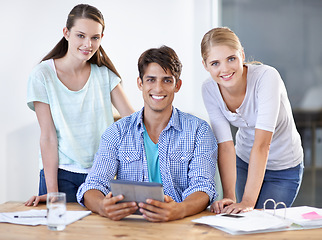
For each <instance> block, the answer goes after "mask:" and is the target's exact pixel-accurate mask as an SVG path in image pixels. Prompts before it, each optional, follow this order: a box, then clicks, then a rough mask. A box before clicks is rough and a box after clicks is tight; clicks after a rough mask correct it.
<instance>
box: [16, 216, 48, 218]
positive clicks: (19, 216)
mask: <svg viewBox="0 0 322 240" xmlns="http://www.w3.org/2000/svg"><path fill="white" fill-rule="evenodd" d="M14 218H47V216H14Z"/></svg>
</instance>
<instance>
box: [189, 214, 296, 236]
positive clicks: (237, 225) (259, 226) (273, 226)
mask: <svg viewBox="0 0 322 240" xmlns="http://www.w3.org/2000/svg"><path fill="white" fill-rule="evenodd" d="M192 221H193V222H196V223H202V224H207V225H210V226H212V227H215V228H218V229H219V230H222V231H224V232H227V233H230V234H233V235H236V234H249V233H259V232H271V231H276V230H280V229H285V228H288V227H290V225H291V224H292V222H289V221H286V220H284V219H281V218H278V217H275V216H273V215H271V214H269V213H266V212H264V211H258V210H253V211H251V212H246V213H240V214H236V215H232V214H231V215H228V214H218V215H213V216H206V217H201V218H199V219H195V220H192Z"/></svg>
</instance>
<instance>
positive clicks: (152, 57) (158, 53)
mask: <svg viewBox="0 0 322 240" xmlns="http://www.w3.org/2000/svg"><path fill="white" fill-rule="evenodd" d="M150 63H157V64H159V65H160V66H161V67H162V69H163V70H164V71H165V72H166V71H167V70H170V72H171V74H172V75H173V76H174V77H175V79H176V82H177V81H178V80H179V78H180V75H181V70H182V64H181V62H180V60H179V58H178V56H177V54H176V52H175V51H174V50H173V49H172V48H170V47H167V46H164V45H163V46H161V47H160V48H151V49H148V50H146V51H145V52H144V53H142V54H141V56H140V58H139V61H138V69H139V76H140V78H141V79H142V80H143V76H144V73H145V70H146V68H147V67H148V65H149V64H150Z"/></svg>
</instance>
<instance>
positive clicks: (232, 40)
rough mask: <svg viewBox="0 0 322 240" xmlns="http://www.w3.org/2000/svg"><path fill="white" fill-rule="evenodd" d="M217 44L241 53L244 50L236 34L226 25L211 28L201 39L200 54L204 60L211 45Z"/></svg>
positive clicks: (253, 62) (254, 62)
mask: <svg viewBox="0 0 322 240" xmlns="http://www.w3.org/2000/svg"><path fill="white" fill-rule="evenodd" d="M219 45H224V46H228V47H230V48H232V49H235V50H237V51H239V52H240V53H241V54H242V52H243V50H244V49H243V46H242V45H241V43H240V40H239V38H238V37H237V35H236V34H235V33H234V32H233V31H232V30H230V29H229V28H228V27H218V28H213V29H211V30H210V31H208V32H207V33H206V34H205V35H204V37H203V38H202V41H201V56H202V59H203V60H204V62H206V60H207V58H208V57H209V52H210V49H211V47H213V46H219ZM249 63H250V64H261V63H260V62H257V61H251V62H249Z"/></svg>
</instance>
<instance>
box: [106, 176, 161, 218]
mask: <svg viewBox="0 0 322 240" xmlns="http://www.w3.org/2000/svg"><path fill="white" fill-rule="evenodd" d="M110 186H111V191H112V194H113V196H117V195H123V196H124V199H123V200H122V201H120V202H136V203H137V204H138V203H140V202H146V199H148V198H150V199H154V200H157V201H160V202H164V194H163V186H162V184H160V183H154V182H136V181H129V180H118V179H113V180H111V181H110ZM136 214H141V213H140V212H139V211H137V212H136Z"/></svg>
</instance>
